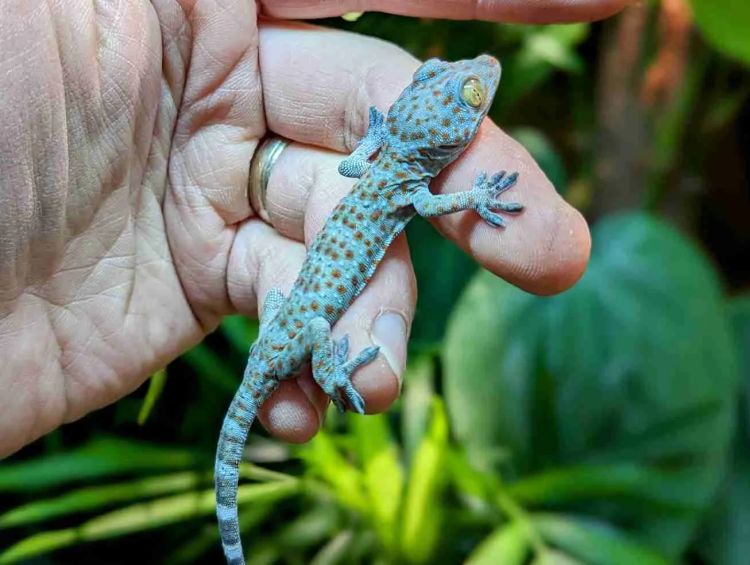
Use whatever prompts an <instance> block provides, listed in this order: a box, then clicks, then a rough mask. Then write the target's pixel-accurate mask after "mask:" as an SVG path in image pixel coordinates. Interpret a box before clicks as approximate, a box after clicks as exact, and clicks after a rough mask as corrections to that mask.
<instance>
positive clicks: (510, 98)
mask: <svg viewBox="0 0 750 565" xmlns="http://www.w3.org/2000/svg"><path fill="white" fill-rule="evenodd" d="M498 29H499V33H500V34H501V35H502V36H507V35H509V34H518V36H519V38H520V39H521V45H520V47H519V48H516V49H514V51H513V52H512V53H510V54H509V55H508V56H507V57H505V58H504V59H503V78H502V83H501V85H500V89H499V90H498V91H497V94H496V95H495V106H496V107H497V108H499V110H500V111H501V112H503V111H508V110H509V109H511V108H512V107H513V104H515V103H516V102H518V100H519V99H520V98H522V97H523V96H525V95H526V94H528V93H529V92H531V91H532V90H534V89H535V88H537V87H539V85H541V84H542V83H543V82H544V81H545V80H547V79H548V78H549V77H550V76H551V75H552V73H553V72H554V71H555V70H562V71H566V72H571V73H577V72H580V71H581V70H582V69H583V67H584V63H583V60H582V59H581V57H580V56H579V55H578V53H577V52H576V46H577V45H578V44H580V43H581V42H582V41H583V40H584V39H586V37H587V36H588V34H589V25H588V24H573V25H550V26H531V25H516V24H512V25H508V24H502V25H500V26H498Z"/></svg>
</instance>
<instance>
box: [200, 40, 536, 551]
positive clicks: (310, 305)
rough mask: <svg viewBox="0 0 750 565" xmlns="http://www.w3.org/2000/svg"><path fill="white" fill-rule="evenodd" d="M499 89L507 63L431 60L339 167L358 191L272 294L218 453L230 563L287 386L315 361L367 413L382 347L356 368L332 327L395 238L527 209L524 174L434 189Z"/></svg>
mask: <svg viewBox="0 0 750 565" xmlns="http://www.w3.org/2000/svg"><path fill="white" fill-rule="evenodd" d="M499 81H500V64H499V63H498V61H497V60H496V59H494V58H492V57H489V56H487V55H481V56H479V57H477V58H475V59H470V60H464V61H457V62H455V63H448V62H444V61H440V60H438V59H430V60H429V61H427V62H425V63H424V64H422V66H420V67H419V69H417V71H416V72H415V73H414V77H413V81H412V83H411V84H410V85H409V86H408V87H407V88H406V89H405V90H404V91H403V92H402V93H401V95H400V96H399V97H398V99H397V100H396V102H395V103H394V104H393V106H391V108H390V110H389V111H388V116H387V118H386V117H385V116H383V114H381V113H380V112H379V111H378V110H377V109H376V108H374V107H372V108H370V114H369V120H370V121H369V127H368V130H367V134H366V135H365V137H364V138H363V139H362V141H361V142H360V144H359V145H358V146H357V148H356V149H355V151H354V152H353V153H352V154H351V155H350V156H349V157H347V158H346V159H344V160H343V161H342V162H341V164H340V166H339V172H340V173H341V174H342V175H344V176H347V177H354V178H358V179H359V180H358V181H357V182H356V184H355V185H354V187H353V188H352V190H351V192H350V193H349V194H348V195H347V196H346V197H345V198H343V199H342V200H341V201H340V202H339V203H338V205H337V206H336V208H335V209H334V210H333V211H332V212H331V214H330V216H329V217H328V219H327V221H326V223H325V225H324V227H323V229H322V230H321V231H320V233H319V234H318V235H317V237H316V238H315V241H314V242H313V244H312V246H311V247H310V249H309V250H308V252H307V257H306V259H305V262H304V264H303V266H302V269H301V271H300V273H299V276H298V277H297V280H296V282H295V283H294V286H293V287H292V289H291V291H290V292H289V294H288V295H287V296H284V295H283V294H282V293H281V292H279V291H278V290H272V291H271V292H269V293H268V295H267V296H266V299H265V303H264V304H263V309H262V311H261V316H260V334H259V336H258V339H257V341H256V342H255V343H254V344H253V345H252V347H251V348H250V355H249V359H248V362H247V368H246V369H245V372H244V375H243V378H242V383H241V385H240V387H239V390H238V391H237V393H236V394H235V396H234V399H233V400H232V403H231V405H230V406H229V410H228V412H227V415H226V417H225V419H224V424H223V426H222V429H221V434H220V436H219V445H218V450H217V454H216V468H215V481H216V513H217V516H218V519H219V528H220V532H221V542H222V545H223V547H224V553H225V555H226V558H227V561H228V562H229V563H231V564H233V565H237V564H243V563H244V557H243V554H242V544H241V542H240V532H239V523H238V518H237V500H236V497H237V482H238V466H239V463H240V459H241V458H242V452H243V449H244V445H245V440H246V439H247V434H248V430H249V428H250V426H251V424H252V422H253V420H254V419H255V416H256V414H257V412H258V408H259V407H260V405H261V404H262V403H263V402H264V401H265V400H266V399H267V398H268V397H269V396H270V395H271V393H272V392H273V391H274V390H275V389H276V387H277V386H278V384H279V382H280V381H282V380H285V379H290V378H293V377H295V376H296V375H297V373H298V371H299V369H300V367H301V366H302V365H303V364H304V363H306V362H310V363H311V365H312V373H313V378H314V379H315V382H316V383H317V384H318V385H319V386H320V387H321V388H322V389H323V390H324V391H325V392H326V393H327V394H328V395H329V396H330V397H331V399H332V400H333V402H334V403H335V405H336V406H337V407H338V408H339V409H340V410H344V409H346V408H349V409H352V410H355V411H357V412H359V413H360V414H361V413H364V409H365V406H364V401H363V399H362V397H361V396H360V395H359V393H358V392H357V391H356V390H355V389H354V387H353V386H352V380H351V377H352V374H353V373H354V372H355V371H356V370H357V368H358V367H361V366H362V365H365V364H367V363H370V362H371V361H372V360H373V359H374V358H375V357H376V356H377V355H378V348H377V347H368V348H366V349H364V350H363V351H359V352H355V354H354V355H352V356H351V357H350V355H349V342H348V339H347V338H346V337H343V338H341V339H339V340H334V339H333V338H332V337H331V327H332V326H333V325H334V324H335V323H336V321H337V320H338V319H339V318H340V316H341V315H342V313H343V312H344V311H345V310H346V309H347V308H348V307H349V305H350V304H351V303H352V301H353V300H354V299H355V297H356V296H357V295H359V294H360V293H361V292H362V290H363V289H364V287H365V285H366V284H367V282H368V281H369V280H370V278H371V277H372V275H373V273H374V272H375V269H376V268H377V266H378V263H379V262H380V260H381V259H382V258H383V255H384V254H385V252H386V249H388V246H389V245H390V244H391V242H392V241H393V240H394V238H395V237H396V236H397V235H399V234H400V233H401V231H402V230H403V229H404V227H405V226H406V224H407V223H408V222H409V220H410V219H411V218H413V217H414V216H415V215H416V214H419V215H420V216H424V217H433V216H440V215H442V214H450V213H453V212H458V211H461V210H475V211H476V212H477V213H478V214H479V215H480V216H481V217H482V218H483V219H484V220H485V221H486V222H488V223H489V224H491V225H492V226H496V227H500V226H503V225H504V219H503V218H502V217H501V216H500V215H499V214H498V213H497V212H498V211H502V212H519V211H520V210H522V209H523V206H522V205H520V204H517V203H506V202H501V201H500V200H499V199H498V197H499V196H500V194H502V193H503V192H504V191H506V190H507V189H509V188H510V187H511V186H513V184H515V182H516V178H517V177H518V175H517V173H512V174H506V173H505V172H498V173H495V174H494V175H491V176H488V175H487V174H485V173H481V174H479V175H478V176H477V177H476V179H475V181H474V184H473V186H472V188H471V189H470V190H466V191H464V192H458V193H454V194H441V195H435V194H432V193H431V192H430V190H429V183H430V181H431V180H432V179H433V178H435V177H436V176H437V174H438V173H439V172H440V171H441V170H442V169H443V168H444V167H445V166H446V165H448V164H449V163H451V162H452V161H453V160H455V159H456V158H457V157H458V156H459V155H460V154H461V153H462V152H463V150H464V149H466V147H467V146H468V145H469V144H470V143H471V141H472V139H473V138H474V136H475V135H476V133H477V129H478V128H479V125H480V123H481V122H482V120H483V119H484V117H485V115H486V114H487V111H488V109H489V107H490V104H491V103H492V98H493V96H494V94H495V90H496V89H497V85H498V82H499Z"/></svg>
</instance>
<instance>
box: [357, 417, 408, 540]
mask: <svg viewBox="0 0 750 565" xmlns="http://www.w3.org/2000/svg"><path fill="white" fill-rule="evenodd" d="M350 427H351V429H352V432H353V434H354V441H355V443H356V446H357V449H358V451H359V457H360V461H361V464H362V469H363V473H364V485H365V489H366V491H367V494H368V497H369V504H368V507H369V514H370V516H372V520H373V523H374V526H375V529H376V531H377V532H378V535H379V536H380V540H381V543H382V544H383V545H384V546H385V548H386V549H387V550H389V551H395V549H396V519H397V517H398V512H399V510H400V508H401V502H402V501H401V495H402V491H403V484H404V473H403V470H402V469H401V465H400V463H399V460H398V446H397V445H396V443H395V442H394V441H393V439H392V438H391V434H390V431H389V429H388V420H387V418H386V417H385V416H384V415H382V414H378V415H373V416H368V417H366V418H362V417H361V416H359V415H352V416H351V420H350Z"/></svg>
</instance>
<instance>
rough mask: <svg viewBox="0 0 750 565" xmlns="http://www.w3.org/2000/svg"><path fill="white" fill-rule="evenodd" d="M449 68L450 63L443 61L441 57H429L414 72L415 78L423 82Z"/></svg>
mask: <svg viewBox="0 0 750 565" xmlns="http://www.w3.org/2000/svg"><path fill="white" fill-rule="evenodd" d="M447 69H448V63H446V62H445V61H441V60H440V59H435V58H433V59H427V60H426V61H425V62H424V63H422V65H421V66H420V67H419V68H418V69H417V70H416V71H415V72H414V80H415V81H417V82H421V81H423V80H428V79H431V78H435V77H436V76H437V75H439V74H440V73H442V72H444V71H445V70H447Z"/></svg>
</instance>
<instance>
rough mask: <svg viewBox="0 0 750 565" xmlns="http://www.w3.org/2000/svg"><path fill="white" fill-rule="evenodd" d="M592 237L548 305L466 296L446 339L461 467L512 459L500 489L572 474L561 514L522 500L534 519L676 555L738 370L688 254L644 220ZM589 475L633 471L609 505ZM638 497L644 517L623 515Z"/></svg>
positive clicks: (715, 471)
mask: <svg viewBox="0 0 750 565" xmlns="http://www.w3.org/2000/svg"><path fill="white" fill-rule="evenodd" d="M593 237H594V247H593V249H594V252H593V255H592V258H591V264H590V267H589V269H588V272H587V274H586V275H585V277H584V278H583V279H582V281H580V282H579V283H578V285H576V287H574V288H573V289H572V290H570V291H568V292H566V293H564V294H562V295H560V296H556V297H553V298H539V297H534V296H531V295H528V294H525V293H523V292H521V291H519V290H517V289H515V288H513V287H511V286H510V285H508V284H505V283H503V282H502V281H500V280H499V279H497V278H495V277H493V276H492V275H490V274H488V273H480V274H479V275H477V277H476V278H475V279H474V280H473V281H472V283H471V284H470V285H469V287H468V288H467V290H466V292H465V294H464V295H463V296H462V298H461V300H460V303H459V305H458V307H457V308H456V311H455V314H454V315H453V317H452V319H451V321H450V323H449V328H448V332H447V335H446V348H445V353H444V363H445V390H446V399H447V402H448V408H449V414H450V416H451V419H452V422H453V429H454V430H455V432H456V435H457V436H458V438H459V439H460V441H461V442H462V443H463V444H464V446H465V447H466V448H467V450H468V452H469V454H470V455H471V456H472V458H473V460H474V461H477V462H478V463H480V464H484V465H486V464H487V463H488V458H489V454H491V453H493V452H494V451H495V450H497V449H498V447H506V448H509V449H510V450H511V452H512V454H513V457H512V461H511V463H510V464H507V465H506V466H505V467H506V469H507V471H508V476H509V477H510V478H513V477H516V478H520V477H522V476H526V477H529V476H531V475H533V474H535V473H538V472H542V471H543V472H545V473H550V472H554V470H555V469H559V468H560V467H571V466H577V467H578V468H579V472H582V473H583V474H582V475H581V474H579V475H578V479H581V478H582V477H583V478H584V482H578V483H577V484H572V483H567V484H569V485H570V487H569V488H568V487H566V488H567V491H568V494H567V495H565V496H568V497H569V498H568V500H567V501H566V500H560V498H559V496H558V494H559V491H558V489H547V493H548V495H547V497H544V496H542V497H540V496H539V495H538V493H541V492H542V491H543V490H544V489H543V488H542V490H539V489H538V488H537V487H535V490H536V492H537V495H535V497H534V503H535V504H538V505H546V504H556V505H562V506H563V507H564V506H565V505H566V504H567V503H572V502H573V500H575V503H577V504H580V503H581V502H585V503H586V508H588V509H589V510H590V511H591V512H592V513H593V514H596V515H599V516H602V517H606V518H609V519H611V520H614V521H616V522H620V523H622V524H629V525H631V527H632V529H633V530H634V531H636V532H637V533H638V534H639V535H641V536H642V537H643V539H646V540H648V542H649V543H652V544H654V545H655V546H656V547H658V548H660V549H661V550H662V551H664V552H666V553H668V554H670V555H676V554H677V553H678V552H679V551H680V550H681V549H682V548H683V547H684V546H685V544H686V543H687V541H688V539H689V537H690V534H691V532H692V530H693V528H694V527H695V524H696V521H697V519H698V516H699V512H700V510H701V509H703V508H705V506H706V505H707V503H708V502H709V501H710V499H711V496H712V495H713V493H714V492H715V490H716V487H717V484H718V481H719V479H720V477H721V474H722V472H723V469H724V466H725V459H726V452H727V445H728V443H729V438H730V432H731V427H732V419H733V395H734V391H735V390H736V380H737V371H736V364H735V358H734V348H733V344H732V339H731V334H730V331H729V323H728V319H727V316H726V313H725V309H724V307H723V301H722V298H721V292H720V287H719V284H718V281H717V279H716V276H715V275H714V273H713V271H712V270H711V268H710V267H709V265H708V264H707V262H706V261H705V259H704V258H703V257H702V255H701V254H700V253H699V252H697V251H696V250H695V249H694V248H693V247H692V246H691V244H690V243H689V242H688V241H686V240H685V239H684V238H683V237H682V236H680V234H679V233H677V232H676V231H675V230H673V229H672V228H670V227H668V226H666V225H665V224H663V223H661V222H659V221H657V220H655V219H653V218H651V217H648V216H645V215H637V214H636V215H626V216H619V217H615V218H610V219H608V220H606V221H604V222H602V223H601V224H600V225H599V226H598V227H597V228H596V229H595V230H594V233H593ZM530 252H533V251H530ZM602 465H605V466H610V465H615V466H624V467H620V468H621V469H624V470H627V469H628V468H629V466H636V468H637V467H638V466H640V467H642V469H640V470H637V471H636V473H635V474H632V473H631V475H630V477H628V476H625V475H622V476H620V477H617V476H612V477H611V479H612V481H613V483H614V482H615V481H616V482H617V484H615V485H614V486H615V487H616V488H617V493H612V492H610V490H611V489H607V488H604V487H605V486H606V482H607V477H601V478H596V469H597V468H599V469H601V468H602V467H601V466H602ZM586 466H592V467H593V469H592V474H590V477H589V478H590V479H591V480H590V482H586V480H585V476H586V471H585V467H586ZM657 471H658V472H657ZM628 472H631V471H628ZM553 476H554V475H553ZM565 481H567V479H565ZM644 481H645V482H646V485H647V488H645V487H644ZM672 481H673V482H672ZM628 482H629V483H630V484H629V485H628ZM603 483H604V484H603ZM540 484H541V486H543V485H544V483H540ZM665 484H669V485H670V489H671V490H670V491H669V492H668V493H660V492H659V491H660V489H661V488H662V487H663V486H664V485H665ZM571 489H572V490H571ZM649 493H651V495H652V498H653V500H652V501H651V502H653V504H651V505H649V506H645V505H644V506H643V507H642V508H641V507H640V506H641V505H640V504H632V503H631V504H622V501H623V499H630V500H641V501H643V499H644V497H646V496H651V495H649ZM573 495H574V496H573ZM665 496H667V497H668V500H667V501H665V500H664V497H665ZM665 502H669V504H666V505H665V504H664V503H665ZM654 506H656V507H657V509H656V510H655V509H654Z"/></svg>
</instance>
